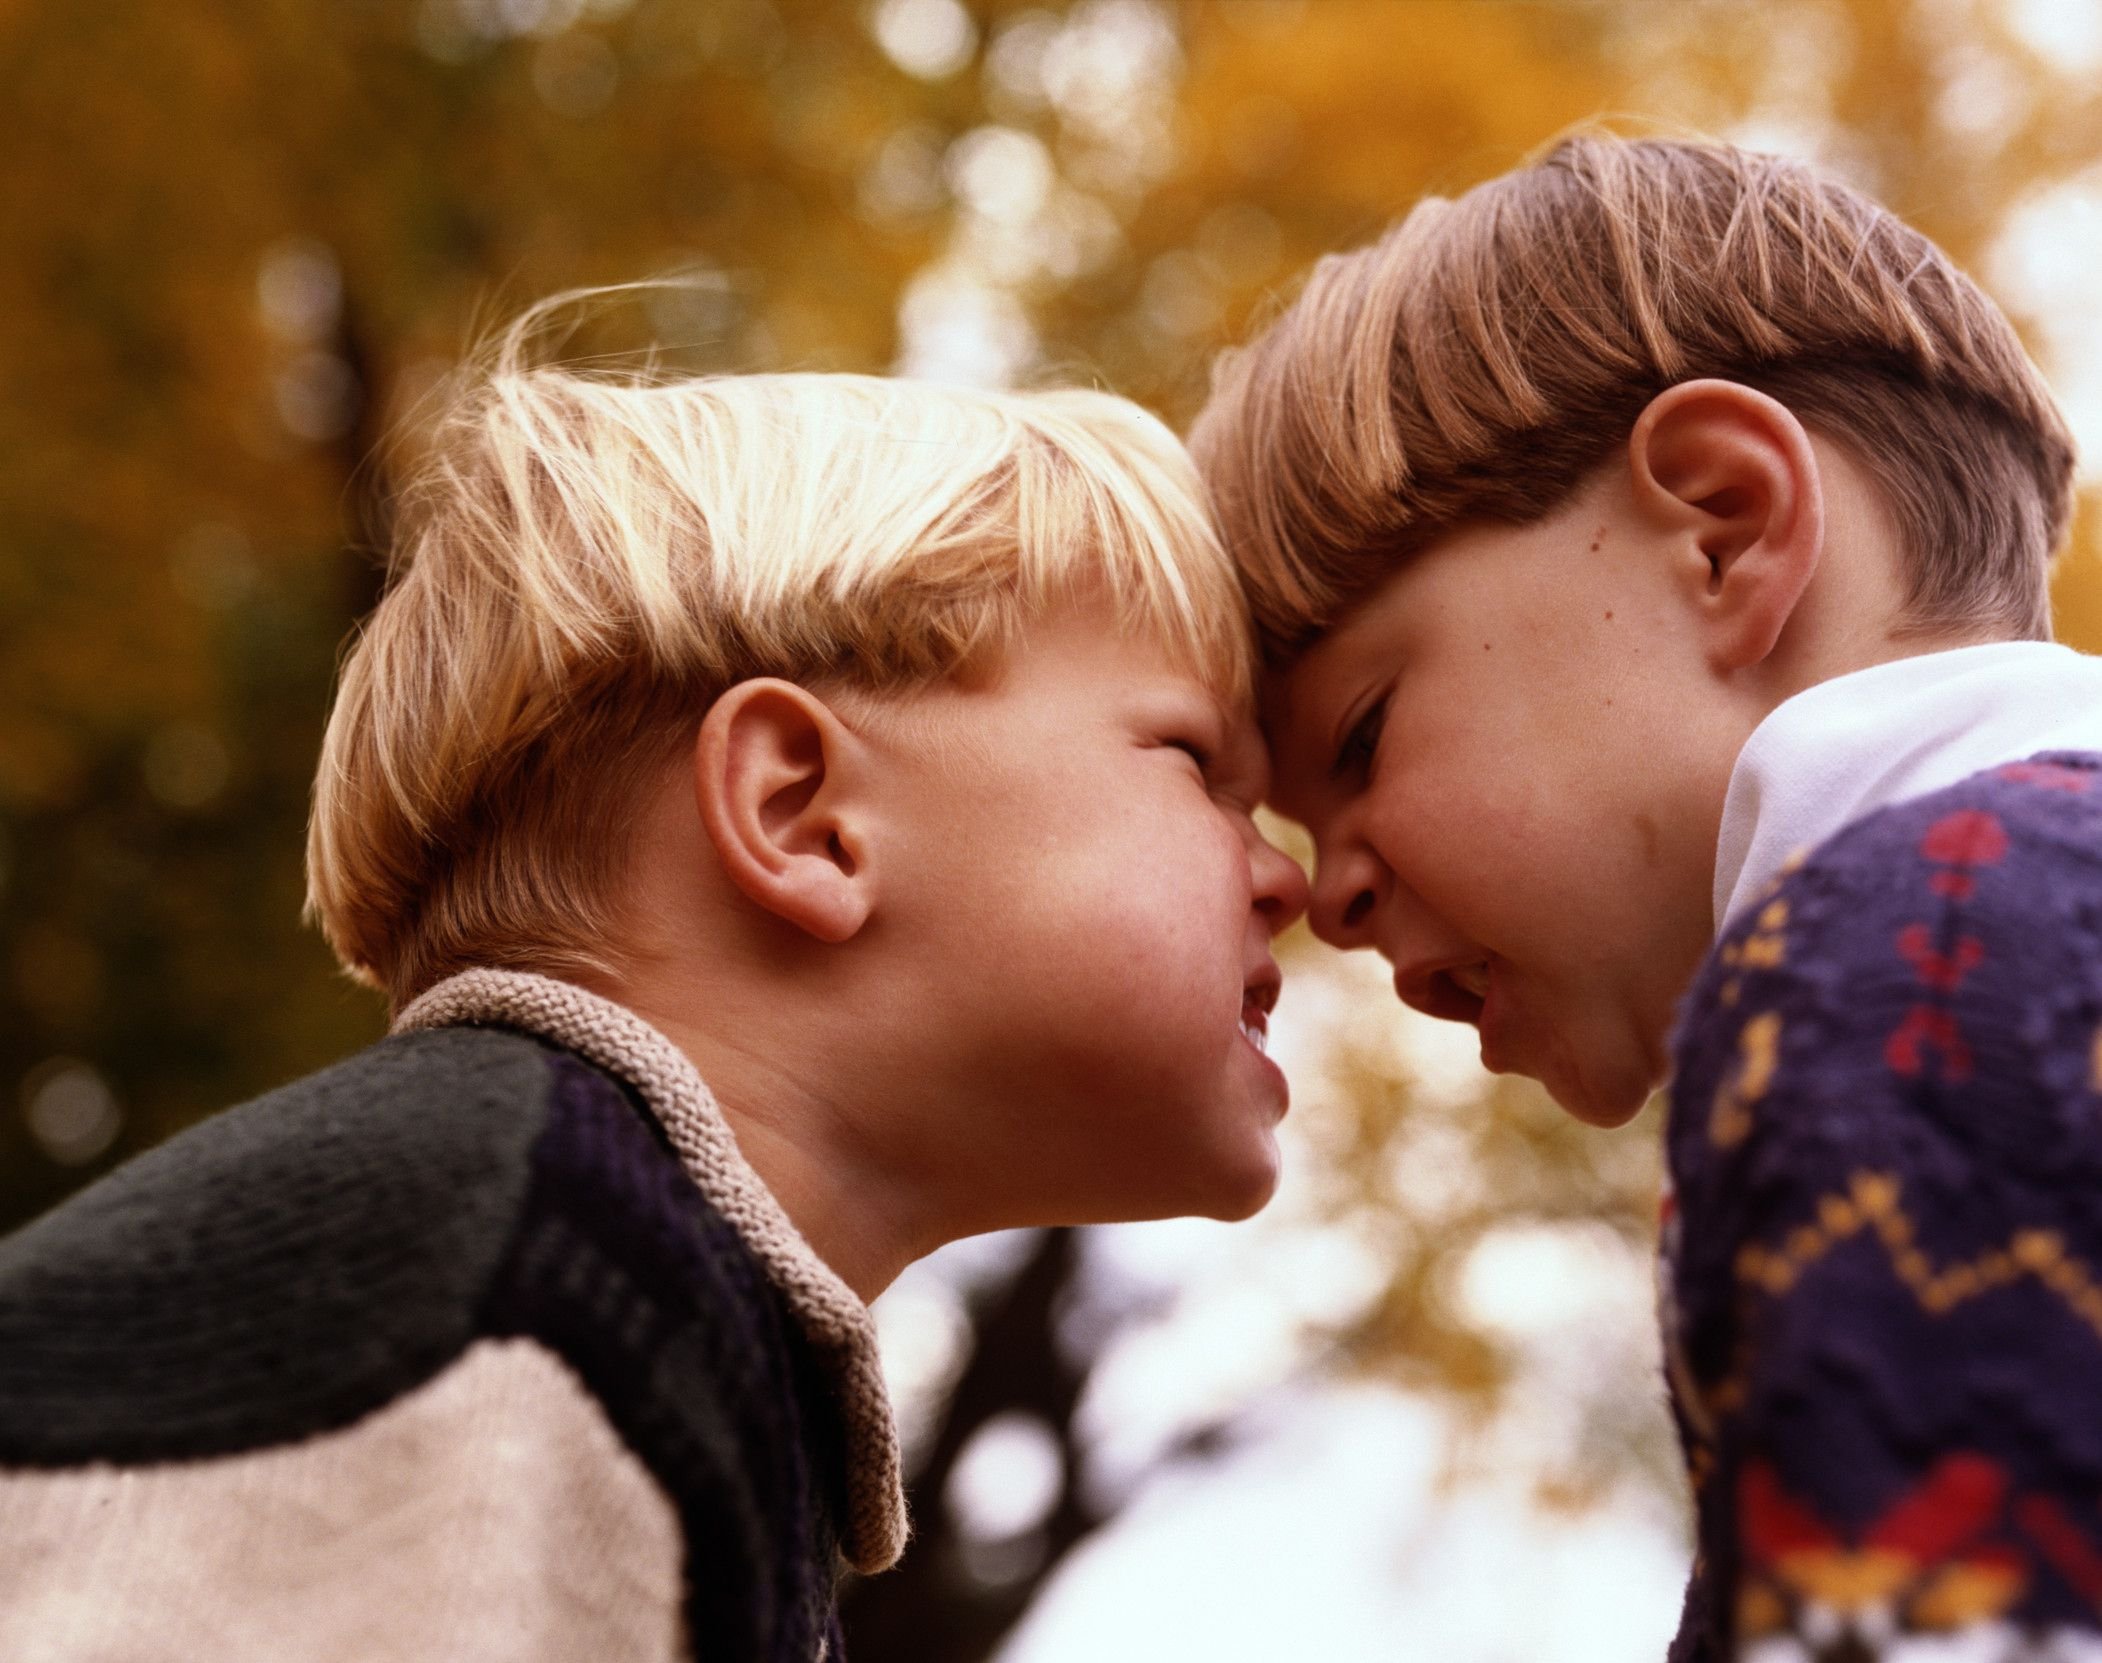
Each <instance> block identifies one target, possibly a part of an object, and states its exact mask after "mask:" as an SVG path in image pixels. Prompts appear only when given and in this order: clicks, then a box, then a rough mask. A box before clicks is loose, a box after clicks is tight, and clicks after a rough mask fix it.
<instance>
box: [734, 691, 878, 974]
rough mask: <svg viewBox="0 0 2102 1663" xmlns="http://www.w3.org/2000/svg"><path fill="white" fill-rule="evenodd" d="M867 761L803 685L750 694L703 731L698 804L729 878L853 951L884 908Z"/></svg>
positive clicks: (737, 697) (768, 906)
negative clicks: (868, 819)
mask: <svg viewBox="0 0 2102 1663" xmlns="http://www.w3.org/2000/svg"><path fill="white" fill-rule="evenodd" d="M867 761H868V758H867V755H866V749H865V747H864V746H863V745H862V743H861V742H860V740H859V739H858V738H857V737H856V735H855V734H854V732H853V731H852V730H851V729H850V728H848V727H847V726H846V724H845V723H843V722H841V721H840V719H839V718H838V717H837V716H836V715H835V714H834V713H833V711H832V709H831V707H830V706H828V705H827V704H826V703H825V702H824V700H822V699H821V698H819V697H817V696H816V695H815V694H813V693H812V692H810V691H809V690H808V689H807V688H803V687H798V686H796V685H795V684H794V683H793V682H787V681H778V680H775V679H773V678H772V677H760V678H756V679H754V680H751V681H742V682H739V683H737V685H735V686H734V687H732V688H731V689H730V690H729V691H728V692H727V693H724V694H723V695H722V696H721V697H720V698H719V699H717V700H716V701H715V703H714V704H713V705H711V706H710V707H709V710H708V714H707V715H706V717H704V718H703V719H702V721H701V731H700V737H699V739H698V741H697V742H696V745H695V756H694V763H695V766H694V793H695V800H696V805H697V807H698V808H699V810H700V817H701V824H702V825H703V826H704V827H705V828H706V829H707V833H708V837H709V840H710V841H711V842H712V843H713V844H714V845H715V853H716V857H717V859H719V860H720V861H721V862H722V867H723V871H724V873H725V874H726V875H727V876H728V878H729V879H730V881H731V882H732V883H733V884H735V885H736V886H737V888H738V889H739V890H740V891H742V892H743V894H744V895H745V897H746V898H747V899H748V900H750V901H751V902H752V903H753V904H754V905H756V906H759V907H761V908H764V909H765V910H766V911H768V912H770V913H773V914H774V915H775V916H776V917H778V918H780V919H782V920H784V921H785V922H787V923H789V924H793V925H794V926H795V927H796V928H797V929H799V930H802V931H803V932H804V933H806V934H808V935H810V936H812V937H814V938H816V939H817V940H819V941H824V942H832V943H837V942H842V941H846V940H848V939H850V938H851V937H852V936H853V935H854V934H855V933H856V932H857V931H859V930H860V929H861V927H862V925H863V924H865V923H866V922H867V921H868V917H869V913H870V911H871V909H872V906H873V893H872V878H871V874H870V873H869V871H868V870H867V861H866V850H865V848H864V847H863V839H862V835H861V827H860V824H859V818H860V816H859V809H860V806H861V805H860V802H859V799H858V797H857V794H856V791H855V785H856V783H857V780H858V779H859V777H860V776H861V775H862V774H863V773H864V772H865V770H866V764H867Z"/></svg>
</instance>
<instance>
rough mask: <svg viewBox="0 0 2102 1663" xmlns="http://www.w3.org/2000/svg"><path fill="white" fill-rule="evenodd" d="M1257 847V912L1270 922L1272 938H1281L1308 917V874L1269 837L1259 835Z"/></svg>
mask: <svg viewBox="0 0 2102 1663" xmlns="http://www.w3.org/2000/svg"><path fill="white" fill-rule="evenodd" d="M1256 845H1257V847H1256V851H1255V910H1256V911H1257V912H1259V913H1261V914H1262V915H1263V917H1264V918H1265V919H1266V920H1267V921H1268V923H1269V925H1270V933H1271V934H1272V935H1282V934H1283V933H1284V932H1285V931H1286V930H1288V929H1290V928H1291V927H1292V926H1293V925H1294V924H1296V923H1298V922H1299V920H1300V919H1301V918H1302V917H1304V916H1305V914H1306V909H1307V898H1308V888H1307V880H1306V872H1305V870H1304V868H1302V867H1301V866H1300V864H1299V862H1298V861H1296V860H1294V859H1293V858H1292V857H1291V856H1290V855H1288V854H1286V853H1285V852H1284V850H1282V849H1280V848H1279V847H1278V846H1277V845H1276V844H1275V843H1272V842H1271V841H1270V840H1269V839H1268V838H1267V837H1262V836H1258V837H1257V838H1256Z"/></svg>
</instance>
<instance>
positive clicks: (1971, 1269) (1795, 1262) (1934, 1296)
mask: <svg viewBox="0 0 2102 1663" xmlns="http://www.w3.org/2000/svg"><path fill="white" fill-rule="evenodd" d="M1864 1230H1873V1231H1874V1232H1875V1235H1876V1238H1877V1239H1878V1240H1879V1241H1881V1242H1882V1243H1883V1246H1884V1249H1885V1251H1886V1252H1888V1253H1889V1255H1890V1263H1891V1268H1892V1269H1893V1270H1895V1271H1896V1272H1897V1275H1898V1280H1899V1281H1901V1282H1902V1283H1904V1285H1905V1286H1906V1287H1907V1288H1908V1289H1909V1290H1910V1291H1911V1293H1912V1296H1913V1297H1914V1298H1915V1299H1917V1300H1918V1301H1919V1303H1920V1307H1921V1308H1922V1309H1923V1310H1925V1311H1927V1312H1928V1313H1930V1314H1931V1315H1934V1316H1941V1315H1943V1314H1944V1313H1946V1312H1948V1311H1952V1310H1954V1309H1955V1308H1956V1307H1957V1306H1958V1305H1961V1304H1963V1303H1964V1302H1965V1301H1967V1300H1971V1299H1975V1298H1977V1297H1978V1296H1979V1295H1980V1294H1982V1293H1986V1292H1989V1291H1990V1290H1991V1289H1994V1288H2001V1287H2006V1286H2008V1285H2009V1284H2011V1283H2013V1282H2016V1281H2019V1280H2020V1279H2021V1278H2023V1277H2025V1276H2026V1277H2033V1278H2034V1279H2035V1280H2037V1281H2039V1282H2041V1283H2042V1284H2043V1285H2044V1286H2045V1287H2046V1288H2048V1289H2050V1290H2051V1292H2053V1293H2055V1294H2057V1295H2058V1297H2059V1298H2060V1299H2062V1300H2064V1301H2065V1303H2066V1305H2067V1306H2068V1307H2069V1308H2070V1309H2071V1310H2072V1311H2073V1312H2074V1314H2075V1315H2077V1316H2078V1317H2079V1318H2080V1319H2081V1320H2082V1321H2083V1322H2085V1323H2086V1324H2087V1325H2088V1326H2089V1327H2090V1328H2092V1329H2093V1330H2094V1331H2095V1333H2096V1334H2097V1336H2102V1281H2098V1279H2097V1277H2096V1275H2095V1272H2094V1271H2093V1270H2092V1269H2091V1268H2090V1267H2089V1266H2088V1265H2087V1264H2086V1263H2085V1262H2083V1261H2082V1260H2080V1259H2077V1258H2075V1257H2073V1256H2072V1255H2071V1254H2069V1253H2067V1252H2066V1247H2065V1239H2064V1237H2062V1236H2060V1235H2059V1233H2058V1232H2057V1231H2055V1230H2017V1231H2016V1232H2015V1233H2014V1234H2013V1235H2012V1236H2010V1237H2009V1238H2008V1240H2007V1243H2006V1245H2005V1246H2004V1247H1996V1248H1993V1249H1992V1250H1990V1251H1989V1252H1986V1253H1981V1254H1979V1255H1978V1257H1976V1258H1975V1259H1970V1260H1957V1261H1952V1262H1950V1263H1948V1264H1946V1265H1942V1266H1940V1267H1938V1268H1937V1267H1936V1266H1935V1265H1934V1264H1933V1262H1932V1261H1930V1260H1929V1259H1928V1257H1927V1255H1926V1254H1925V1253H1924V1252H1922V1251H1921V1249H1920V1246H1919V1243H1918V1242H1917V1240H1916V1239H1915V1232H1914V1230H1913V1224H1912V1219H1911V1217H1910V1216H1909V1215H1908V1214H1907V1213H1906V1211H1905V1207H1904V1203H1903V1200H1902V1198H1901V1194H1900V1185H1899V1183H1898V1180H1897V1178H1896V1176H1895V1175H1893V1174H1891V1173H1887V1172H1857V1173H1855V1174H1854V1175H1853V1178H1852V1179H1851V1180H1850V1181H1849V1184H1848V1187H1847V1190H1846V1191H1845V1193H1843V1194H1836V1195H1827V1196H1825V1197H1824V1198H1823V1199H1822V1200H1820V1201H1819V1202H1818V1204H1817V1222H1816V1223H1814V1224H1801V1225H1798V1226H1797V1227H1796V1228H1795V1229H1793V1230H1791V1231H1789V1232H1788V1235H1787V1236H1786V1237H1785V1238H1784V1239H1783V1240H1782V1241H1781V1242H1780V1244H1779V1245H1777V1246H1772V1247H1764V1246H1761V1245H1759V1244H1758V1243H1756V1242H1753V1243H1748V1244H1747V1245H1746V1246H1744V1247H1743V1248H1741V1249H1740V1250H1739V1251H1738V1254H1737V1260H1736V1265H1735V1269H1736V1272H1737V1280H1738V1281H1739V1283H1741V1284H1742V1285H1744V1286H1745V1287H1746V1288H1747V1289H1757V1290H1759V1291H1761V1292H1764V1293H1767V1294H1771V1295H1773V1296H1774V1297H1776V1298H1778V1297H1780V1296H1782V1295H1784V1294H1786V1293H1788V1292H1789V1291H1790V1290H1791V1289H1792V1288H1794V1287H1795V1285H1796V1283H1797V1282H1798V1281H1799V1280H1800V1279H1801V1277H1802V1275H1803V1273H1804V1272H1805V1271H1807V1270H1808V1269H1809V1268H1810V1267H1811V1266H1812V1265H1814V1264H1816V1263H1817V1262H1818V1261H1819V1260H1820V1259H1822V1258H1823V1257H1824V1256H1825V1255H1826V1254H1827V1253H1829V1252H1831V1251H1832V1249H1833V1248H1835V1247H1837V1246H1838V1245H1839V1244H1840V1243H1841V1242H1843V1241H1848V1240H1851V1239H1852V1238H1853V1237H1855V1236H1858V1235H1860V1234H1861V1233H1862V1232H1863V1231H1864ZM1745 1372H1746V1371H1745V1368H1744V1366H1743V1364H1742V1363H1741V1362H1740V1364H1739V1365H1738V1366H1737V1367H1734V1368H1732V1370H1731V1371H1730V1375H1729V1377H1728V1378H1727V1379H1726V1380H1724V1381H1723V1382H1722V1384H1721V1385H1719V1386H1717V1387H1716V1389H1715V1391H1714V1393H1713V1394H1712V1402H1713V1404H1714V1407H1715V1408H1717V1409H1718V1410H1727V1409H1732V1408H1735V1407H1737V1406H1738V1405H1739V1404H1740V1403H1742V1401H1743V1399H1744V1393H1745V1379H1744V1376H1745Z"/></svg>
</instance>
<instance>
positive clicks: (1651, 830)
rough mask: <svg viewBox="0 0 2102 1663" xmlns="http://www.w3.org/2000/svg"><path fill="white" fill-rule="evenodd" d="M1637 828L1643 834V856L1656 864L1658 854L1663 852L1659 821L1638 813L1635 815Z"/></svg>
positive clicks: (1652, 863)
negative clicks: (1658, 827)
mask: <svg viewBox="0 0 2102 1663" xmlns="http://www.w3.org/2000/svg"><path fill="white" fill-rule="evenodd" d="M1635 830H1636V831H1638V832H1640V833H1641V834H1642V858H1643V859H1644V860H1645V861H1647V862H1648V863H1649V864H1650V865H1652V866H1654V865H1656V864H1657V859H1658V856H1659V855H1660V854H1661V853H1662V849H1661V845H1660V840H1659V838H1658V836H1657V822H1656V821H1654V820H1652V819H1651V818H1650V817H1649V816H1648V815H1647V814H1638V815H1636V816H1635Z"/></svg>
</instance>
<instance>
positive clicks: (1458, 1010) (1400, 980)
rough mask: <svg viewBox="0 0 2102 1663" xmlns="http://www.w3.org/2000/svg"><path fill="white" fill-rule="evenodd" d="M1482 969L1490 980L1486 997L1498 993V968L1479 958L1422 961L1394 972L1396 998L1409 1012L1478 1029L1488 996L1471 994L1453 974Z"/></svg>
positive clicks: (1401, 966)
mask: <svg viewBox="0 0 2102 1663" xmlns="http://www.w3.org/2000/svg"><path fill="white" fill-rule="evenodd" d="M1477 965H1479V966H1481V967H1482V968H1483V969H1484V971H1485V973H1486V977H1487V993H1488V994H1493V993H1494V992H1495V991H1496V964H1495V961H1494V960H1493V959H1487V958H1484V957H1483V956H1481V955H1479V954H1469V955H1468V956H1467V957H1465V958H1442V959H1420V960H1417V961H1416V962H1414V963H1412V964H1404V965H1400V966H1398V967H1397V968H1396V969H1395V971H1394V996H1395V997H1396V998H1397V999H1399V1000H1400V1001H1401V1002H1402V1003H1403V1004H1404V1005H1407V1006H1408V1007H1409V1009H1411V1010H1415V1011H1421V1012H1422V1013H1423V1014H1424V1015H1425V1016H1431V1017H1436V1018H1437V1019H1438V1020H1439V1021H1440V1022H1465V1023H1467V1024H1469V1025H1470V1026H1479V1025H1480V1023H1481V1019H1482V1012H1483V1011H1484V1010H1485V1009H1486V1008H1487V1005H1488V997H1487V994H1475V993H1472V992H1469V991H1468V989H1467V988H1466V987H1464V986H1463V985H1462V984H1461V983H1460V981H1459V980H1457V979H1456V978H1455V977H1454V975H1453V974H1452V973H1453V972H1454V971H1462V972H1465V971H1469V970H1471V969H1473V968H1474V967H1475V966H1477Z"/></svg>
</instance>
